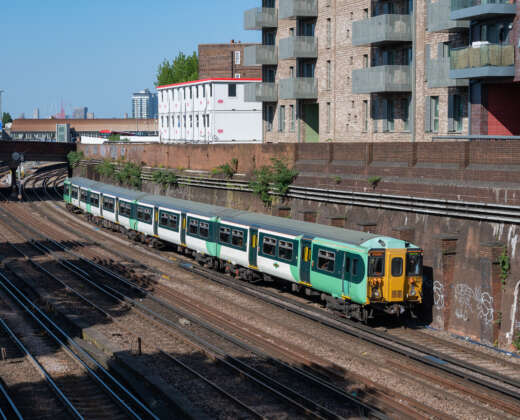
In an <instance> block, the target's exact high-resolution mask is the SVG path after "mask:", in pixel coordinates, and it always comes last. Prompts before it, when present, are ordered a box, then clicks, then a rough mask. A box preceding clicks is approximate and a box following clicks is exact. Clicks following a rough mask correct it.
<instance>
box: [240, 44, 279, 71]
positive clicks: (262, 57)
mask: <svg viewBox="0 0 520 420" xmlns="http://www.w3.org/2000/svg"><path fill="white" fill-rule="evenodd" d="M277 63H278V56H277V49H276V47H275V46H274V45H253V46H250V47H245V48H244V66H258V65H262V64H271V65H274V64H277Z"/></svg>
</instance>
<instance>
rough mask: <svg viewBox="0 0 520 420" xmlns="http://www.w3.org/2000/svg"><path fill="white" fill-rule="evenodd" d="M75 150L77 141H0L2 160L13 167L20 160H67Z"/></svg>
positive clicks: (0, 160)
mask: <svg viewBox="0 0 520 420" xmlns="http://www.w3.org/2000/svg"><path fill="white" fill-rule="evenodd" d="M74 150H76V144H75V143H56V142H42V141H0V162H8V163H9V164H10V165H11V167H12V166H15V167H16V166H17V165H18V163H19V162H20V161H25V162H32V161H40V162H66V161H67V154H68V153H69V152H71V151H74Z"/></svg>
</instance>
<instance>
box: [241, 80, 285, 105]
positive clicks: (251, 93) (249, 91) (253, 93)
mask: <svg viewBox="0 0 520 420" xmlns="http://www.w3.org/2000/svg"><path fill="white" fill-rule="evenodd" d="M244 100H245V101H246V102H276V101H278V86H277V85H276V83H248V84H246V85H245V93H244Z"/></svg>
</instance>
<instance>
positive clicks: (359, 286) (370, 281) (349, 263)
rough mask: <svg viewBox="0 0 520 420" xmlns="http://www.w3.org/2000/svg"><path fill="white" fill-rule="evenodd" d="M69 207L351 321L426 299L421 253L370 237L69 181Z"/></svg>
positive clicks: (412, 247) (411, 307)
mask: <svg viewBox="0 0 520 420" xmlns="http://www.w3.org/2000/svg"><path fill="white" fill-rule="evenodd" d="M64 187H65V188H64V200H65V202H66V203H67V208H68V209H69V210H76V211H81V212H84V213H86V214H87V215H88V217H89V218H90V219H92V220H93V221H94V222H96V223H97V224H101V225H103V226H105V227H108V228H111V229H114V230H118V231H122V232H124V233H126V234H127V235H128V236H129V237H130V238H132V239H137V240H141V241H143V242H146V243H152V244H153V245H156V246H160V245H161V244H164V243H169V244H173V245H175V246H177V248H178V250H179V251H180V252H183V253H187V254H192V255H193V256H194V257H195V259H196V261H197V262H198V263H199V264H201V265H205V266H208V267H210V268H213V269H218V270H220V271H225V272H227V273H230V274H233V275H236V276H237V277H238V278H241V279H243V280H246V281H258V280H265V281H274V280H277V281H280V280H281V281H285V282H290V283H289V284H290V285H291V288H292V290H293V291H296V292H298V291H304V292H305V293H306V294H307V295H308V296H319V297H320V299H321V300H322V301H324V302H325V303H326V304H327V306H328V307H330V308H333V309H335V310H340V311H342V312H343V313H344V314H345V315H346V316H347V317H350V318H356V319H359V320H362V321H365V322H366V321H367V320H368V319H369V318H372V317H374V315H375V313H376V312H383V313H386V314H391V315H400V314H403V313H404V312H405V311H406V310H410V311H411V312H413V310H414V309H415V308H417V306H418V305H420V304H421V302H422V284H423V275H422V271H423V267H422V261H423V251H422V250H421V249H420V248H419V247H417V246H415V245H413V244H411V243H408V242H406V241H402V240H400V239H395V238H391V237H387V236H380V235H375V234H371V233H366V232H358V231H354V230H347V229H340V228H335V227H331V226H325V225H319V224H314V223H308V222H302V221H296V220H291V219H286V218H280V217H274V216H267V215H263V214H257V213H251V212H246V211H240V210H233V209H229V208H224V207H218V206H212V205H208V204H202V203H196V202H192V201H186V200H180V199H175V198H170V197H164V196H154V195H148V194H147V193H143V192H138V191H132V190H128V189H124V188H120V187H116V186H113V185H108V184H103V183H99V182H95V181H92V180H89V179H85V178H70V179H67V180H66V181H65V185H64Z"/></svg>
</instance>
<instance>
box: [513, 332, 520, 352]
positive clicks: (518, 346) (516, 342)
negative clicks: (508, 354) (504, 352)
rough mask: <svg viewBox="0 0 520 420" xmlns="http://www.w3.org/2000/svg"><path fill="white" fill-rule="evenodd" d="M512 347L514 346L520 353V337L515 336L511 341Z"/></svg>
mask: <svg viewBox="0 0 520 420" xmlns="http://www.w3.org/2000/svg"><path fill="white" fill-rule="evenodd" d="M513 346H515V348H516V349H517V350H518V351H520V335H517V336H516V338H515V339H514V340H513Z"/></svg>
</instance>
